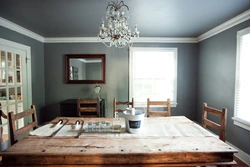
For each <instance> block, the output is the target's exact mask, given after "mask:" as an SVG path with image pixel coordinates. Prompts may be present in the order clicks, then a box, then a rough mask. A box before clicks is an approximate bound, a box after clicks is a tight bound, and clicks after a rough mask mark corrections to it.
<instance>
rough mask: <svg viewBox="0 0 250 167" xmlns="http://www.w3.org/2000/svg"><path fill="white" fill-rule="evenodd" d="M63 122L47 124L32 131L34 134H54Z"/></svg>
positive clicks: (31, 133)
mask: <svg viewBox="0 0 250 167" xmlns="http://www.w3.org/2000/svg"><path fill="white" fill-rule="evenodd" d="M62 126H63V124H46V125H43V126H41V127H39V128H37V129H36V130H34V131H31V132H30V135H32V136H52V135H53V134H54V133H55V132H56V131H57V130H59V129H60V128H61V127H62Z"/></svg>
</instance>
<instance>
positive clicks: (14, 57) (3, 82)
mask: <svg viewBox="0 0 250 167" xmlns="http://www.w3.org/2000/svg"><path fill="white" fill-rule="evenodd" d="M30 58H31V54H30V47H29V46H26V45H22V44H19V43H15V42H12V41H8V40H5V39H1V38H0V114H1V116H0V143H1V145H0V149H1V151H2V150H5V149H6V148H8V147H9V146H10V141H9V138H10V137H9V123H8V119H7V118H6V116H8V113H9V112H11V111H13V112H14V114H17V113H19V112H22V111H23V110H26V109H28V108H30V105H31V104H32V100H31V99H32V97H31V92H32V90H31V62H30ZM28 121H29V120H19V121H18V122H17V123H16V126H17V127H18V128H21V127H23V125H24V124H26V123H28Z"/></svg>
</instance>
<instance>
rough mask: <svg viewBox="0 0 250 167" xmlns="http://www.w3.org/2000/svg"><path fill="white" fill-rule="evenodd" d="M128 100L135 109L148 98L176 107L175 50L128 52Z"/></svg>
mask: <svg viewBox="0 0 250 167" xmlns="http://www.w3.org/2000/svg"><path fill="white" fill-rule="evenodd" d="M129 61H130V62H129V65H130V74H129V75H130V76H129V96H130V99H131V98H132V97H134V99H135V106H136V107H145V106H146V103H147V98H150V99H152V100H167V98H170V99H171V106H173V107H175V106H176V104H177V48H136V47H135V48H130V52H129Z"/></svg>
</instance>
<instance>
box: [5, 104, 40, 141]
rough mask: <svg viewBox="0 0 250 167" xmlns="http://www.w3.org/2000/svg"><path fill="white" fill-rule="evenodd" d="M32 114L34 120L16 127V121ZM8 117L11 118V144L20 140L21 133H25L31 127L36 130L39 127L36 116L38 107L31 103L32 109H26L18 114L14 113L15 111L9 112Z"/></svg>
mask: <svg viewBox="0 0 250 167" xmlns="http://www.w3.org/2000/svg"><path fill="white" fill-rule="evenodd" d="M30 115H31V116H32V122H31V123H28V124H27V125H25V126H23V127H21V128H17V127H16V121H18V120H19V119H22V118H25V117H28V116H30ZM8 119H9V125H10V143H11V145H13V144H15V143H17V142H18V137H19V136H20V135H24V134H25V133H27V132H28V131H30V130H31V129H33V130H35V129H36V128H37V127H38V123H37V117H36V107H35V105H31V109H28V110H25V111H23V112H20V113H18V114H15V115H14V112H13V111H11V112H9V113H8Z"/></svg>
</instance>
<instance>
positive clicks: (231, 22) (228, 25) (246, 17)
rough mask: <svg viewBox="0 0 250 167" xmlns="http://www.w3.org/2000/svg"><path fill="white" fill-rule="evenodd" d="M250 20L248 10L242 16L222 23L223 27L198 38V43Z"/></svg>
mask: <svg viewBox="0 0 250 167" xmlns="http://www.w3.org/2000/svg"><path fill="white" fill-rule="evenodd" d="M249 19H250V10H247V11H245V12H243V13H242V14H240V15H238V16H236V17H234V18H232V19H230V20H228V21H226V22H224V23H222V24H221V25H219V26H217V27H215V28H213V29H211V30H210V31H208V32H206V33H204V34H202V35H200V36H198V37H197V41H198V42H201V41H203V40H205V39H207V38H210V37H212V36H214V35H217V34H219V33H221V32H223V31H225V30H227V29H229V28H231V27H233V26H236V25H238V24H240V23H242V22H244V21H247V20H249Z"/></svg>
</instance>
